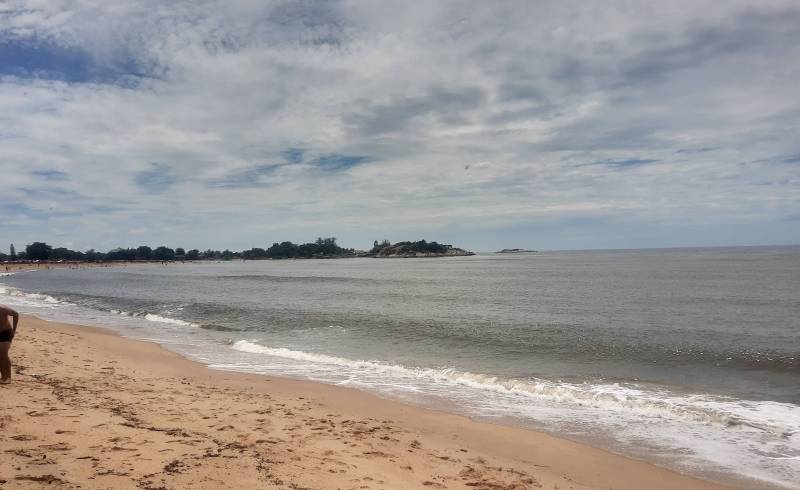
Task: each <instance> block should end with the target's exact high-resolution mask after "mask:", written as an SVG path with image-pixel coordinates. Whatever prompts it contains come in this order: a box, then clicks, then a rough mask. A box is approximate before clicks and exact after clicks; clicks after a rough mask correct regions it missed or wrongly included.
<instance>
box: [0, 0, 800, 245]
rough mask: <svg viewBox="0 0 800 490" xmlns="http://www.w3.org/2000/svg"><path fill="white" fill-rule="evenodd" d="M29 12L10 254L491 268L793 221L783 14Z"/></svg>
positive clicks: (59, 6) (679, 10)
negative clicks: (532, 242)
mask: <svg viewBox="0 0 800 490" xmlns="http://www.w3.org/2000/svg"><path fill="white" fill-rule="evenodd" d="M23 3H24V2H23ZM19 5H20V6H19V7H17V4H13V5H10V6H7V7H4V10H3V11H2V12H0V44H2V45H3V46H7V47H10V48H12V51H8V50H7V51H6V52H4V54H3V56H2V57H0V107H3V111H0V127H4V128H11V129H9V130H8V131H4V132H3V134H2V139H3V145H1V146H0V171H2V175H3V178H4V184H6V185H5V187H4V189H6V190H5V191H4V194H5V195H3V196H2V199H3V201H2V202H3V203H4V204H3V206H4V207H3V212H4V218H5V216H11V217H10V218H8V220H7V223H8V224H7V225H6V226H5V227H4V228H3V229H2V231H0V233H3V237H5V236H6V235H5V234H9V235H13V236H20V237H21V238H19V239H17V241H19V240H24V239H27V240H34V239H41V238H43V236H44V235H48V236H49V235H50V234H52V236H58V237H64V238H65V239H69V240H70V241H72V242H74V243H75V244H76V246H81V245H85V246H87V247H88V246H91V247H95V248H103V247H105V246H117V245H128V243H127V242H126V240H131V241H133V242H143V241H148V240H149V239H152V241H159V242H162V241H167V240H169V239H170V237H175V239H179V240H180V241H181V242H182V243H184V244H185V243H188V241H191V240H196V241H197V243H196V246H198V247H204V246H220V247H224V246H231V247H236V246H242V247H245V246H252V245H254V244H259V243H264V241H265V237H269V238H270V239H271V238H275V239H284V238H286V239H307V238H308V236H311V237H312V238H313V237H315V236H319V235H326V234H331V235H334V234H335V235H336V236H339V237H341V239H342V240H345V242H346V241H347V240H351V241H352V242H351V243H347V244H348V245H352V246H364V245H363V243H367V244H369V243H371V241H372V240H373V239H374V238H375V236H379V237H381V238H382V237H384V236H386V233H385V230H393V233H394V234H395V235H396V236H395V235H392V236H388V238H391V239H401V238H406V237H405V236H404V234H406V233H408V234H411V235H413V236H421V235H424V234H427V233H429V232H430V233H434V232H436V231H437V230H461V231H462V232H464V233H467V231H468V232H469V233H471V234H472V235H470V236H474V237H476V238H475V240H476V243H475V244H470V243H466V244H465V245H466V246H472V247H473V248H480V244H481V243H490V242H491V243H492V245H491V248H494V242H492V240H497V241H499V240H501V237H499V236H495V235H494V231H491V230H497V229H504V230H514V229H516V230H524V229H535V228H536V227H535V226H532V223H536V222H546V223H548V226H547V229H548V230H549V231H548V233H551V232H552V233H557V230H558V223H564V227H565V228H564V229H565V230H566V229H567V228H569V229H570V230H574V229H575V227H576V226H580V224H581V223H595V224H596V223H603V224H604V226H607V227H608V229H609V230H611V231H609V233H610V234H611V235H613V236H614V237H619V238H618V239H619V240H621V241H623V240H625V237H626V235H625V233H627V231H625V232H624V233H623V232H622V231H621V232H620V233H619V234H618V235H614V234H613V226H614V223H618V222H623V221H624V222H625V223H626V224H625V226H624V227H622V225H620V226H621V228H620V230H630V222H632V221H636V222H639V223H647V224H651V225H653V226H662V225H663V226H671V225H670V224H675V223H684V222H685V223H689V224H691V226H695V229H701V228H702V225H703V223H704V222H705V223H716V224H725V223H745V224H747V223H773V222H774V223H778V222H781V220H784V219H786V217H787V216H797V215H798V213H800V202H799V201H800V199H798V193H797V186H798V180H797V177H796V176H795V175H794V172H796V165H795V163H797V162H796V159H797V143H796V142H797V141H798V134H797V126H796V120H797V116H798V114H800V101H798V100H797V97H796V94H797V89H796V80H797V79H800V65H799V64H798V62H797V60H798V59H800V45H798V44H797V43H796V42H794V41H796V39H797V38H798V37H800V27H798V26H800V9H798V8H797V6H796V5H795V4H794V3H793V2H790V1H779V0H774V1H772V0H770V1H765V2H759V3H758V4H757V5H754V4H752V2H747V1H743V0H731V1H730V2H726V3H725V4H724V5H720V4H719V3H718V2H713V1H704V0H698V1H692V2H688V1H687V2H684V3H681V2H679V3H678V4H675V6H674V8H673V7H672V6H667V5H660V4H653V3H646V2H642V3H633V4H630V3H629V2H615V1H611V2H608V3H607V4H604V6H603V7H602V8H594V7H592V6H587V5H586V4H585V3H583V2H543V3H542V4H540V5H538V6H537V8H532V7H531V4H530V3H529V2H524V1H510V2H502V3H500V4H485V3H469V2H467V3H462V2H449V1H446V2H437V3H425V4H419V3H417V4H413V5H410V4H403V3H398V2H369V3H352V2H344V1H342V2H340V1H330V2H322V1H320V2H315V1H302V2H287V1H268V2H256V3H253V2H249V1H244V0H242V1H238V0H234V1H231V2H224V3H223V2H218V1H215V0H203V1H199V2H188V1H177V2H170V3H168V4H165V3H163V2H149V1H148V2H139V3H135V2H123V1H112V2H111V3H110V4H108V3H107V5H105V4H104V8H102V9H101V8H97V7H94V6H92V5H90V4H84V3H77V4H74V3H64V2H60V1H55V0H52V1H48V0H45V1H41V2H36V3H35V4H30V5H27V4H25V5H23V4H22V3H20V4H19ZM671 5H672V4H671ZM106 7H107V8H106ZM23 48H24V49H23ZM44 48H46V49H44ZM31 49H32V50H33V51H31ZM14 50H15V51H14ZM26 50H27V51H26ZM31 52H36V53H38V56H39V57H38V58H32V57H31V56H30V53H31ZM26 53H27V54H26ZM63 53H70V56H73V58H74V59H77V60H79V61H80V63H72V64H70V63H68V62H69V61H70V60H71V59H73V58H70V56H66V55H64V54H63ZM26 63H27V64H26ZM37 67H38V68H37ZM70 69H73V71H72V72H70V71H69V70H70ZM150 162H159V163H150ZM588 163H595V164H588ZM626 169H627V170H626ZM766 182H770V183H774V185H757V184H759V183H766ZM743 189H745V190H743ZM743 193H746V199H743V198H742V196H743ZM398 209H401V210H402V212H397V210H398ZM58 211H64V213H65V214H63V215H61V216H60V218H59V219H58V220H53V219H51V218H52V217H54V216H56V215H57V212H58ZM22 216H24V217H25V218H24V219H22V218H21V217H22ZM703 220H705V221H703ZM122 223H124V224H122ZM487 223H491V224H492V227H491V228H490V227H489V226H488V225H487ZM587 226H589V225H587ZM591 226H595V225H591ZM720 226H722V225H720ZM759 226H762V225H759ZM208 227H214V228H215V229H218V230H220V231H221V233H218V234H214V236H209V235H208V234H207V233H200V232H199V231H197V230H200V229H205V228H208ZM687 229H688V228H687ZM742 229H746V228H742ZM759 229H760V230H763V228H759ZM464 230H467V231H464ZM776 230H778V231H776V235H775V236H776V237H785V236H786V235H785V232H783V231H780V230H782V228H781V229H780V230H779V229H778V228H776ZM596 231H597V230H596V229H595V228H592V233H585V234H581V236H591V235H592V234H594V233H596ZM509 233H510V232H509ZM515 233H516V234H511V233H510V234H509V235H508V236H518V235H519V233H522V232H521V231H519V232H515ZM565 233H566V232H565ZM464 236H466V235H464ZM81 237H93V238H92V240H96V241H92V242H91V243H89V242H88V241H87V240H86V239H84V241H85V242H81V241H80V240H81V239H82V238H81ZM221 237H225V240H223V239H222V238H221ZM0 238H2V237H0ZM430 238H431V239H439V240H446V239H447V237H446V236H444V237H442V236H433V235H431V236H430ZM531 238H532V239H534V238H535V237H533V236H532V237H531ZM745 238H746V237H745ZM552 239H553V240H554V241H557V236H556V235H553V238H552ZM615 239H616V238H615ZM687 239H688V238H687ZM2 240H6V241H8V240H7V239H6V238H2ZM223 242H224V243H223ZM0 243H2V241H0ZM570 243H571V242H570ZM602 243H607V241H604V242H602ZM617 245H618V246H621V245H624V243H618V244H617ZM585 246H591V243H586V244H585Z"/></svg>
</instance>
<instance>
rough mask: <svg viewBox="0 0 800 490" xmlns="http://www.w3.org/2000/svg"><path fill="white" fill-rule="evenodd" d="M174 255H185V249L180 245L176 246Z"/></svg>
mask: <svg viewBox="0 0 800 490" xmlns="http://www.w3.org/2000/svg"><path fill="white" fill-rule="evenodd" d="M175 255H176V256H184V255H186V250H184V249H183V248H181V247H178V248H176V249H175Z"/></svg>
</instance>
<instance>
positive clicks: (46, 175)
mask: <svg viewBox="0 0 800 490" xmlns="http://www.w3.org/2000/svg"><path fill="white" fill-rule="evenodd" d="M31 175H33V176H34V177H38V178H40V179H42V180H50V181H62V180H67V174H66V173H64V172H61V171H59V170H34V171H33V172H31Z"/></svg>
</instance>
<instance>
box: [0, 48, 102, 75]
mask: <svg viewBox="0 0 800 490" xmlns="http://www.w3.org/2000/svg"><path fill="white" fill-rule="evenodd" d="M90 67H91V57H90V56H88V54H86V53H85V52H83V51H81V50H79V49H75V48H67V47H63V46H58V45H56V44H52V43H48V42H38V41H36V40H28V39H25V40H9V39H7V40H4V41H0V74H3V75H13V76H17V77H20V78H42V79H47V80H62V81H65V82H86V81H88V80H89V72H90Z"/></svg>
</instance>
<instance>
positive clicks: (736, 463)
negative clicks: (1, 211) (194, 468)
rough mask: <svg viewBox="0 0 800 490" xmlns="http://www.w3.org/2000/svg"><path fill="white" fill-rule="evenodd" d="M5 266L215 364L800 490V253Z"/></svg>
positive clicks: (141, 335)
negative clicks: (351, 390) (42, 267)
mask: <svg viewBox="0 0 800 490" xmlns="http://www.w3.org/2000/svg"><path fill="white" fill-rule="evenodd" d="M0 270H2V267H0ZM0 274H2V277H0V303H5V304H8V305H9V306H12V307H14V308H17V309H18V310H20V311H21V312H24V313H32V314H36V315H38V316H40V317H42V318H45V319H50V320H57V321H62V322H70V323H76V324H85V325H102V326H108V327H111V328H113V329H115V330H117V331H118V332H120V333H121V334H122V335H124V336H127V337H131V338H136V339H146V340H151V341H154V342H157V343H159V344H161V345H163V346H165V347H167V348H169V349H171V350H173V351H175V352H178V353H180V354H183V355H185V356H186V357H188V358H190V359H193V360H197V361H199V362H201V363H204V364H206V365H208V366H209V367H210V368H211V369H220V370H230V371H240V372H247V373H263V374H267V375H278V376H286V377H292V378H300V379H308V380H315V381H319V382H322V383H329V384H334V385H341V386H348V387H353V388H357V389H361V390H365V391H369V392H373V393H376V394H378V395H379V396H382V397H385V398H389V399H393V400H398V401H402V402H405V403H410V404H414V405H418V406H423V407H427V408H432V409H437V410H444V411H448V412H454V413H459V414H463V415H466V416H469V417H472V418H474V419H477V420H483V421H489V422H494V423H498V424H506V425H513V426H518V427H523V428H529V429H534V430H540V431H546V432H548V433H552V434H555V435H557V436H560V437H564V438H568V439H572V440H576V441H579V442H584V443H587V444H590V445H593V446H596V447H601V448H604V449H607V450H610V451H613V452H615V453H619V454H623V455H626V456H630V457H634V458H638V459H643V460H646V461H651V462H653V463H655V464H658V465H661V466H665V467H668V468H671V469H675V470H677V471H680V472H683V473H688V474H692V475H696V476H699V477H702V478H707V479H711V480H715V481H719V482H723V483H732V484H736V485H739V486H743V487H747V488H800V247H744V248H698V249H647V250H610V251H569V252H539V253H520V254H478V255H475V256H472V257H446V258H416V259H411V258H408V259H404V258H392V259H373V258H352V259H335V260H314V259H311V260H264V261H247V262H242V261H231V262H199V263H184V264H180V263H176V264H169V265H159V264H147V265H129V266H116V267H108V268H92V269H79V270H69V269H53V270H35V271H31V272H19V273H13V274H3V273H0ZM20 328H21V330H20V337H19V341H20V342H24V328H25V327H24V323H23V325H22V326H21V327H20Z"/></svg>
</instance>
